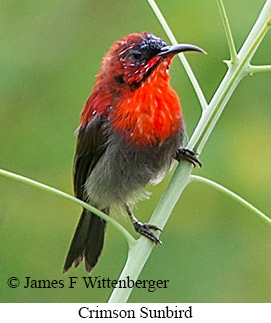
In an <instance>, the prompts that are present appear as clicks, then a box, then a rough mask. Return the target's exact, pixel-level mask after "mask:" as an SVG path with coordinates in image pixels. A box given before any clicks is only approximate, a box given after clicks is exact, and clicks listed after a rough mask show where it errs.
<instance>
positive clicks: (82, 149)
mask: <svg viewBox="0 0 271 323" xmlns="http://www.w3.org/2000/svg"><path fill="white" fill-rule="evenodd" d="M104 121H105V118H104V117H103V116H101V115H96V116H94V117H93V119H92V120H91V121H89V122H88V123H87V124H86V125H83V126H80V128H79V129H78V138H77V146H76V153H75V157H74V165H73V184H74V194H75V196H76V197H77V198H79V199H80V200H84V185H85V182H86V180H87V178H88V176H89V174H90V172H91V171H92V170H93V168H94V167H95V165H96V163H97V162H98V160H99V158H100V157H101V155H102V154H103V152H104V150H105V143H106V141H107V137H106V135H105V131H104V127H103V124H104Z"/></svg>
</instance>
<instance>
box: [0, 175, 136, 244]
mask: <svg viewBox="0 0 271 323" xmlns="http://www.w3.org/2000/svg"><path fill="white" fill-rule="evenodd" d="M0 175H2V176H4V177H7V178H10V179H13V180H15V181H17V182H21V183H24V184H27V185H29V186H32V187H35V188H38V189H40V190H42V191H45V192H49V193H53V194H55V195H58V196H61V197H64V198H65V199H67V200H70V201H72V202H74V203H77V204H79V205H80V206H82V207H83V208H85V209H87V210H89V211H90V212H93V213H95V214H96V215H98V216H99V217H100V218H102V219H104V220H105V221H107V222H109V223H111V224H112V225H113V226H114V227H115V228H116V229H118V230H119V231H120V232H121V233H122V234H123V235H124V237H125V238H126V240H127V243H128V245H129V248H131V247H132V246H133V245H134V244H135V241H136V240H135V239H134V238H133V237H132V236H131V235H130V233H129V232H128V231H127V230H126V229H125V228H124V227H123V226H122V225H120V224H119V223H118V222H117V221H115V220H114V219H112V218H110V217H109V216H108V215H106V214H105V213H103V212H102V211H100V210H98V209H96V208H95V207H93V206H91V205H89V204H87V203H85V202H83V201H81V200H79V199H77V198H76V197H74V196H71V195H69V194H67V193H64V192H62V191H60V190H58V189H56V188H53V187H51V186H48V185H45V184H42V183H39V182H37V181H34V180H33V179H29V178H27V177H24V176H21V175H18V174H14V173H11V172H8V171H6V170H3V169H0Z"/></svg>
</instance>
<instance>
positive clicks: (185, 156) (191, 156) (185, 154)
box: [175, 148, 202, 167]
mask: <svg viewBox="0 0 271 323" xmlns="http://www.w3.org/2000/svg"><path fill="white" fill-rule="evenodd" d="M197 155H198V153H197V152H195V151H193V150H191V149H187V148H180V149H178V150H177V153H176V157H175V159H176V160H177V161H178V162H180V161H181V160H187V161H188V162H189V163H191V164H192V165H193V166H194V167H196V165H198V166H199V167H201V166H202V164H201V162H200V161H199V159H198V158H197Z"/></svg>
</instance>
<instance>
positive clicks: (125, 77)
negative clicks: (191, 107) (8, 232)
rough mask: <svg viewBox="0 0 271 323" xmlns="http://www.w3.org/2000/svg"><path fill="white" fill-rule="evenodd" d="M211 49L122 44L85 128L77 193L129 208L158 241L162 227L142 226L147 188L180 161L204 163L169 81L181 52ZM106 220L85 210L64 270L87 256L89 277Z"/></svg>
mask: <svg viewBox="0 0 271 323" xmlns="http://www.w3.org/2000/svg"><path fill="white" fill-rule="evenodd" d="M185 51H198V52H204V51H203V50H202V49H201V48H199V47H196V46H194V45H190V44H178V45H172V46H169V45H167V44H166V43H165V42H164V41H163V40H162V39H160V38H158V37H156V36H154V35H153V34H150V33H146V32H144V33H140V34H137V33H134V34H130V35H128V36H126V37H124V38H122V39H120V40H118V41H116V42H115V43H114V44H113V46H112V47H111V49H110V50H109V52H108V53H107V54H106V55H105V57H104V58H103V60H102V66H101V69H100V71H99V74H98V75H97V77H96V81H95V85H94V88H93V90H92V94H91V96H90V98H89V99H88V100H87V102H86V104H85V106H84V108H83V110H82V113H81V120H80V125H79V127H78V129H77V135H78V139H77V146H76V153H75V158H74V169H73V180H74V192H75V196H76V197H77V198H79V199H81V200H83V201H85V202H87V203H89V204H91V205H93V206H95V207H96V208H98V209H100V210H102V211H103V212H105V213H107V214H109V210H110V209H112V207H115V206H118V207H121V208H123V209H124V210H125V211H126V212H127V214H128V215H129V217H130V218H131V220H132V223H133V225H134V228H135V230H136V231H137V232H139V233H140V234H141V235H143V236H145V237H147V238H149V239H150V240H151V241H153V242H154V243H160V240H159V238H158V237H156V235H155V234H154V233H153V231H152V230H159V228H157V227H156V226H155V225H152V224H143V223H141V222H139V221H138V220H137V219H136V218H135V216H134V215H133V213H132V210H131V207H130V205H131V203H133V202H134V201H135V199H136V197H138V196H139V195H140V194H139V193H140V192H142V191H143V189H144V187H145V186H146V184H148V183H149V182H155V180H157V179H158V178H159V176H161V175H163V174H165V173H166V172H167V170H169V168H170V166H171V165H172V163H173V161H174V160H177V161H180V160H182V159H184V160H187V161H189V162H191V163H193V164H194V166H195V164H196V163H197V164H199V165H200V163H199V161H198V159H197V158H196V154H195V153H194V152H193V151H191V150H188V149H184V148H183V141H184V134H185V125H184V121H183V116H182V110H181V106H180V102H179V99H178V96H177V94H176V92H175V91H174V90H173V89H172V87H171V86H170V84H169V66H170V64H171V61H172V58H173V57H174V55H176V54H177V53H180V52H185ZM105 228H106V223H105V221H104V220H103V219H101V218H99V217H98V216H96V215H95V214H93V213H91V212H90V211H87V210H85V209H83V211H82V215H81V218H80V220H79V223H78V226H77V228H76V231H75V234H74V237H73V240H72V243H71V246H70V249H69V252H68V255H67V258H66V262H65V265H64V272H67V271H68V270H69V268H70V267H71V266H72V264H73V263H74V265H75V267H76V266H78V265H79V264H80V262H81V261H82V260H83V258H85V267H86V270H87V271H88V272H90V271H91V269H92V268H93V267H94V266H95V265H96V263H97V261H98V257H99V256H100V254H101V251H102V248H103V242H104V234H105Z"/></svg>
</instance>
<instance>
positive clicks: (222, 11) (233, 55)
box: [217, 0, 238, 64]
mask: <svg viewBox="0 0 271 323" xmlns="http://www.w3.org/2000/svg"><path fill="white" fill-rule="evenodd" d="M217 3H218V7H219V10H220V14H221V18H222V22H223V26H224V29H225V33H226V38H227V41H228V46H229V50H230V55H231V61H230V62H231V63H232V64H234V63H236V62H237V61H238V56H237V52H236V48H235V44H234V40H233V36H232V33H231V28H230V24H229V21H228V17H227V14H226V10H225V7H224V4H223V1H222V0H218V1H217Z"/></svg>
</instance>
